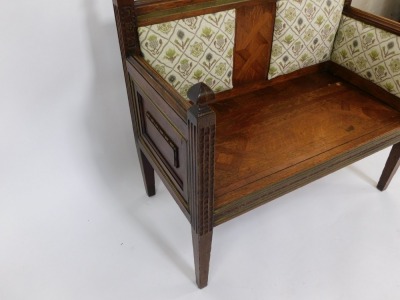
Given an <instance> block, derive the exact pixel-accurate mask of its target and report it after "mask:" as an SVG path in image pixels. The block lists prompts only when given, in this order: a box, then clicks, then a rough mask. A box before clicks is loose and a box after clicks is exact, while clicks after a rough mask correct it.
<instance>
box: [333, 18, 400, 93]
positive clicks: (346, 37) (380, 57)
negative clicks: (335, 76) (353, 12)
mask: <svg viewBox="0 0 400 300" xmlns="http://www.w3.org/2000/svg"><path fill="white" fill-rule="evenodd" d="M332 61H333V62H335V63H337V64H339V65H341V66H343V67H345V68H347V69H349V70H351V71H353V72H355V73H357V74H358V75H360V76H362V77H364V78H365V79H368V80H370V81H372V82H374V83H375V84H377V85H378V86H380V87H382V88H384V89H386V90H387V91H388V92H390V93H392V94H394V95H396V96H397V97H400V37H399V36H396V35H394V34H392V33H390V32H387V31H384V30H381V29H377V28H375V27H373V26H370V25H367V24H365V23H363V22H360V21H357V20H355V19H352V18H349V17H347V16H343V18H342V20H341V22H340V26H339V31H338V34H337V37H336V40H335V45H334V50H333V53H332Z"/></svg>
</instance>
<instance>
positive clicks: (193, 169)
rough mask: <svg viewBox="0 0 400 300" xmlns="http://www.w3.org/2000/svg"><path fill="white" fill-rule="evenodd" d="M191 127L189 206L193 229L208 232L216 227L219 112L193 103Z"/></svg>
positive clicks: (189, 118) (198, 232) (189, 120)
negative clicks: (215, 161) (216, 140)
mask: <svg viewBox="0 0 400 300" xmlns="http://www.w3.org/2000/svg"><path fill="white" fill-rule="evenodd" d="M188 126H189V149H188V156H189V174H188V176H189V187H190V191H189V208H190V215H191V223H192V227H193V230H194V231H195V232H196V233H197V234H199V235H204V234H206V233H208V232H210V231H212V228H213V213H214V147H215V113H214V112H213V111H212V110H211V109H210V107H209V106H201V107H200V106H199V105H198V104H196V105H193V106H192V107H191V108H190V109H189V111H188Z"/></svg>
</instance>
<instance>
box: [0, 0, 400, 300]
mask: <svg viewBox="0 0 400 300" xmlns="http://www.w3.org/2000/svg"><path fill="white" fill-rule="evenodd" d="M358 2H360V1H358ZM361 2H362V1H361ZM0 39H1V47H0V101H1V109H0V137H1V144H0V299H1V300H15V299H16V300H19V299H30V300H35V299H40V300H45V299H60V300H62V299H74V300H77V299H84V300H87V299H96V300H102V299H145V300H146V299H296V300H298V299H307V300H309V299H363V300H369V299H371V300H373V299H379V300H382V299H389V300H392V299H399V297H400V277H399V276H398V271H399V270H400V256H399V253H400V218H399V216H400V201H399V199H400V197H399V196H400V188H399V183H400V175H398V176H397V177H396V178H395V179H394V181H393V182H392V185H391V187H390V188H389V190H388V191H387V192H385V193H380V192H378V191H377V190H376V189H375V187H374V185H376V182H377V180H378V178H379V176H380V172H381V170H382V168H383V165H384V163H385V160H386V158H387V155H388V150H385V151H383V152H380V153H378V154H376V155H374V156H372V157H370V158H368V159H365V160H363V161H361V162H359V163H357V164H354V165H352V166H350V167H348V168H346V169H344V170H341V171H339V172H336V173H334V174H332V175H330V176H328V177H326V178H323V179H321V180H319V181H317V182H315V183H313V184H311V185H309V186H307V187H305V188H303V189H300V190H298V191H295V192H293V193H291V194H289V195H286V196H284V197H282V198H280V199H279V200H277V201H274V202H271V203H269V204H267V205H265V206H264V207H263V208H260V209H258V210H256V211H253V212H250V213H248V214H246V215H244V216H242V217H240V218H238V219H236V220H233V221H232V222H228V223H227V224H225V225H222V226H220V227H217V228H216V229H215V233H214V236H215V238H214V241H213V251H212V258H211V260H212V261H211V270H210V284H209V286H208V287H207V288H206V289H204V290H198V289H197V287H196V285H195V284H194V269H193V263H192V259H193V258H192V245H191V236H190V228H189V224H188V222H187V221H186V220H185V218H184V216H183V215H182V214H181V212H180V211H179V209H178V208H177V206H176V204H175V203H174V202H173V200H172V198H171V197H170V196H169V194H168V192H167V191H166V189H165V187H164V186H163V185H162V184H161V183H160V182H159V181H157V195H156V196H155V197H153V198H147V196H146V195H145V191H144V187H143V183H142V179H141V174H140V170H139V167H138V162H137V155H136V149H135V145H134V141H133V133H132V126H131V121H130V115H129V108H128V102H127V97H126V92H125V86H124V79H123V73H122V67H121V62H120V54H119V47H118V39H117V35H116V29H115V23H114V15H113V8H112V4H111V0H101V1H100V0H98V1H95V0H69V1H50V0H36V1H27V0H21V1H15V2H10V1H7V2H5V1H3V5H2V6H1V9H0ZM254 228H257V230H254Z"/></svg>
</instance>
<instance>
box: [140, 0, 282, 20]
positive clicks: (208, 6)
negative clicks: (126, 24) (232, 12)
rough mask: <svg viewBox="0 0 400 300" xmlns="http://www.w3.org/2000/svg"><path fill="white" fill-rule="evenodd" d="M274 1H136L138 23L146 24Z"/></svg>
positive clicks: (274, 0)
mask: <svg viewBox="0 0 400 300" xmlns="http://www.w3.org/2000/svg"><path fill="white" fill-rule="evenodd" d="M273 2H276V0H213V1H204V0H177V1H176V0H172V1H171V0H167V1H166V0H163V1H140V3H139V2H138V3H135V10H136V13H137V16H138V25H139V26H146V25H150V24H158V23H163V22H169V21H172V20H177V19H183V18H189V17H193V16H198V15H203V14H210V13H216V12H218V11H224V10H229V9H234V8H236V9H237V8H239V7H244V6H254V5H257V4H260V3H273Z"/></svg>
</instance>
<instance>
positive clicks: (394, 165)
mask: <svg viewBox="0 0 400 300" xmlns="http://www.w3.org/2000/svg"><path fill="white" fill-rule="evenodd" d="M399 166H400V143H397V144H396V145H394V146H393V148H392V151H390V154H389V158H388V160H387V162H386V165H385V168H384V169H383V172H382V175H381V178H380V179H379V183H378V186H377V188H378V189H379V190H381V191H384V190H386V189H387V187H388V186H389V184H390V182H391V181H392V178H393V176H394V174H396V171H397V169H398V168H399Z"/></svg>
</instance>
